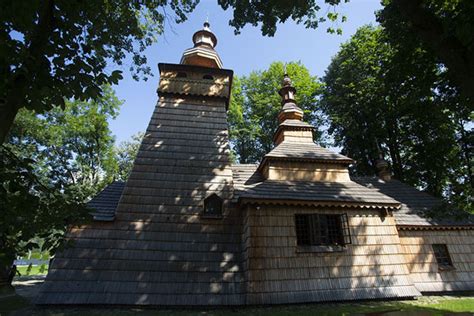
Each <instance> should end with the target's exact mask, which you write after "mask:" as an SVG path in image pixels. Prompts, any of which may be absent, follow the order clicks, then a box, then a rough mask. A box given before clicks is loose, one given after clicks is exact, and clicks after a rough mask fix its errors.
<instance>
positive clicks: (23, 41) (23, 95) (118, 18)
mask: <svg viewBox="0 0 474 316" xmlns="http://www.w3.org/2000/svg"><path fill="white" fill-rule="evenodd" d="M198 2H199V1H198V0H185V1H174V0H171V1H166V0H164V1H119V0H108V1H105V2H104V1H86V2H84V3H82V2H76V1H57V2H54V6H51V7H48V4H49V3H50V2H48V1H43V2H38V3H36V4H28V5H25V4H22V3H20V2H18V1H13V2H12V3H4V4H3V5H2V10H1V13H0V21H1V22H2V23H1V28H2V29H1V31H0V33H1V34H5V36H2V53H1V56H2V57H1V63H2V74H3V77H2V80H1V81H0V100H2V103H5V104H6V106H5V109H6V111H8V112H9V113H13V114H15V113H16V112H17V111H18V109H20V108H23V107H26V108H27V109H30V110H34V111H35V112H37V113H43V112H45V111H49V110H51V109H52V108H54V107H56V106H59V107H62V108H64V99H75V100H83V101H87V100H90V99H92V100H98V99H99V98H100V97H101V96H102V94H103V93H105V91H104V90H103V89H102V88H103V87H104V86H105V85H107V84H117V83H118V82H119V80H121V79H122V72H121V71H120V70H113V71H112V72H111V73H110V71H107V70H108V69H110V68H113V67H114V65H116V66H121V65H122V64H123V62H124V60H127V59H130V60H129V62H128V64H129V65H130V70H131V72H132V77H133V78H135V79H137V80H138V79H146V78H147V77H148V76H150V75H151V69H150V67H148V66H147V65H146V62H147V61H146V58H145V55H144V54H143V52H144V50H145V48H146V47H148V46H150V45H152V44H153V43H154V42H155V41H156V40H157V35H158V34H161V33H162V32H163V27H164V26H163V23H164V20H165V18H166V17H167V16H166V11H164V10H162V9H163V8H165V7H170V8H171V10H170V12H169V14H173V13H175V14H176V15H177V18H176V21H177V22H178V23H179V22H182V21H184V20H186V16H187V14H189V13H190V12H191V11H192V10H193V9H194V8H195V6H196V4H197V3H198ZM7 34H8V35H7ZM13 117H14V116H13V115H9V116H6V115H3V113H2V116H0V125H1V126H3V128H0V142H2V143H3V142H4V140H5V138H6V135H7V133H8V130H9V128H10V127H11V125H12V123H13Z"/></svg>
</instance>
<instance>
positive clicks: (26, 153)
mask: <svg viewBox="0 0 474 316" xmlns="http://www.w3.org/2000/svg"><path fill="white" fill-rule="evenodd" d="M102 89H103V91H104V93H103V96H102V97H101V98H100V99H98V100H96V101H90V102H84V101H66V107H65V110H61V109H59V108H57V107H56V108H53V109H52V110H51V111H49V112H48V113H46V114H44V115H38V114H35V113H33V112H32V111H29V110H26V109H22V110H20V112H19V114H18V115H17V118H16V120H15V124H14V126H13V128H12V129H11V132H10V134H9V141H8V143H6V144H4V145H2V148H1V150H2V152H1V154H2V155H1V157H2V160H1V164H2V166H1V170H0V180H1V183H2V184H3V185H2V187H0V202H1V203H0V207H1V212H0V231H1V235H0V249H1V253H0V262H1V264H2V269H1V270H0V272H1V273H0V282H3V283H5V282H6V281H5V280H8V274H9V271H10V267H11V264H12V261H13V259H14V258H15V257H16V256H18V255H23V254H24V253H25V252H28V250H32V249H37V248H42V249H43V250H50V251H54V249H56V248H57V247H58V246H59V245H60V242H61V237H62V236H63V235H64V232H65V231H66V229H67V227H68V225H71V224H75V223H78V222H80V221H82V220H86V219H87V217H88V216H87V215H88V212H87V210H86V209H85V206H84V202H85V201H86V200H87V199H88V198H90V197H91V196H93V195H95V194H96V193H97V192H98V191H99V190H101V189H102V188H103V187H104V186H105V185H106V184H108V183H109V182H110V181H112V180H113V178H114V177H115V175H116V173H117V170H118V166H117V162H116V158H115V151H114V146H113V145H114V138H113V136H112V134H111V131H110V129H109V125H108V120H109V119H113V118H114V117H115V116H116V115H117V113H118V109H119V106H120V104H121V102H120V101H119V100H118V99H117V97H116V96H115V94H114V92H113V90H112V89H111V88H110V87H103V88H102ZM38 241H43V242H41V243H39V242H38Z"/></svg>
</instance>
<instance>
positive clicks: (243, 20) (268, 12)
mask: <svg viewBox="0 0 474 316" xmlns="http://www.w3.org/2000/svg"><path fill="white" fill-rule="evenodd" d="M348 1H349V0H319V1H318V0H307V1H301V0H299V1H280V0H269V1H241V0H218V1H217V2H218V3H219V5H220V6H221V7H222V8H223V9H224V10H227V9H229V8H232V9H233V13H234V15H233V18H232V20H230V21H229V24H230V25H231V26H233V27H234V28H235V32H236V33H237V34H238V33H239V32H240V30H241V29H242V28H243V27H244V26H245V25H246V24H251V25H253V26H257V25H259V24H261V30H262V34H263V35H268V36H273V35H274V34H275V32H276V30H277V24H279V23H284V22H286V21H287V20H288V19H292V20H294V21H296V22H297V23H298V24H299V23H303V24H304V26H305V27H307V28H317V27H318V26H319V25H320V24H321V23H324V22H326V21H328V20H329V21H336V20H338V19H339V14H338V13H337V12H335V11H334V10H331V11H330V10H328V11H329V12H328V13H322V12H325V10H327V9H328V8H327V7H331V6H335V5H338V4H339V3H341V2H348ZM321 9H325V10H321ZM345 19H346V18H345V17H344V16H341V17H340V20H341V21H342V22H344V21H345ZM328 31H329V32H331V33H332V32H334V29H333V28H331V27H330V28H328ZM338 31H339V32H340V30H338Z"/></svg>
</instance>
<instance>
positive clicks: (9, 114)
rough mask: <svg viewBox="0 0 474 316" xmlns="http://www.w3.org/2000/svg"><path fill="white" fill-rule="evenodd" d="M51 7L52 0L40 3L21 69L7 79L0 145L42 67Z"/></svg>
mask: <svg viewBox="0 0 474 316" xmlns="http://www.w3.org/2000/svg"><path fill="white" fill-rule="evenodd" d="M53 7H54V4H53V0H45V1H42V6H41V7H40V8H39V11H38V24H37V27H36V30H35V32H34V35H33V36H32V40H31V43H30V45H29V46H28V55H27V57H26V58H25V60H24V63H23V65H22V67H20V69H18V70H17V71H16V72H14V73H11V74H10V75H9V77H10V78H8V79H7V80H8V81H9V82H8V84H7V87H8V89H7V91H8V92H6V93H5V94H6V97H5V101H4V103H3V104H0V142H1V143H0V144H3V143H4V142H5V140H6V138H7V136H8V133H9V131H10V129H11V127H12V125H13V122H14V121H15V117H16V114H17V113H18V110H19V109H20V108H22V107H24V106H26V104H25V103H26V96H27V91H28V90H29V89H31V82H32V80H34V78H35V73H36V69H37V68H38V67H42V65H41V60H42V58H43V55H44V53H43V52H44V49H45V46H46V45H47V43H48V39H49V36H50V33H51V31H52V28H53ZM26 74H28V76H27V75H26Z"/></svg>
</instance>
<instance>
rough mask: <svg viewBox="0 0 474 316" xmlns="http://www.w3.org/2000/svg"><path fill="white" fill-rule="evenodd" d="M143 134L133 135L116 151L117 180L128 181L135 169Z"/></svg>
mask: <svg viewBox="0 0 474 316" xmlns="http://www.w3.org/2000/svg"><path fill="white" fill-rule="evenodd" d="M144 135H145V134H144V133H143V132H139V133H137V134H135V135H132V137H131V139H130V140H128V141H123V142H121V143H120V144H119V145H118V146H117V147H116V149H115V153H116V160H117V165H118V170H117V173H116V175H115V180H120V181H126V180H127V179H128V177H129V176H130V173H131V172H132V168H133V162H134V161H135V158H136V157H137V154H138V150H139V149H140V144H141V143H142V140H143V136H144Z"/></svg>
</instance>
